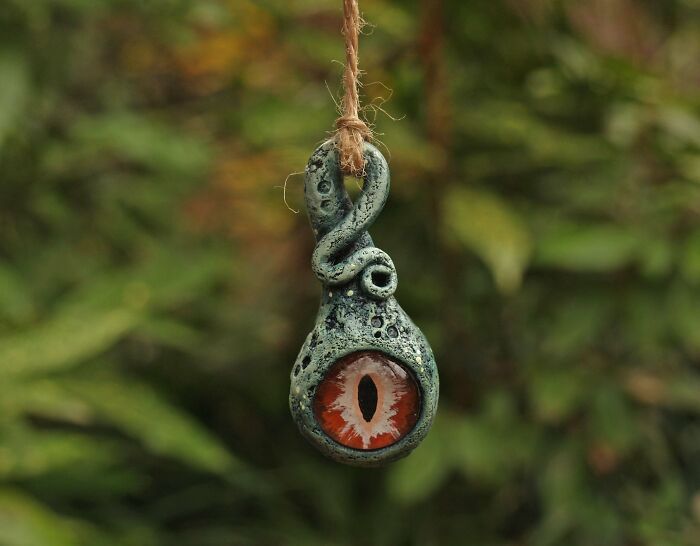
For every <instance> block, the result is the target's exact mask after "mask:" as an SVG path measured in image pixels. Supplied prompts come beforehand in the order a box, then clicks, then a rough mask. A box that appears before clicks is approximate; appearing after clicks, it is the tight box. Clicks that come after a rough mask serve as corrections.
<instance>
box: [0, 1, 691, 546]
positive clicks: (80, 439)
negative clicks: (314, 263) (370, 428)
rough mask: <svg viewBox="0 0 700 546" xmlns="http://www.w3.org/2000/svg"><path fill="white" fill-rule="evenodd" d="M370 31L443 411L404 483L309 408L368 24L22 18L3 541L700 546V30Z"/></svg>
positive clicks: (612, 19)
mask: <svg viewBox="0 0 700 546" xmlns="http://www.w3.org/2000/svg"><path fill="white" fill-rule="evenodd" d="M360 3H361V7H362V9H363V12H364V14H365V17H366V18H367V19H368V21H370V22H371V23H373V24H374V25H375V26H373V27H372V31H371V32H368V33H367V34H366V35H365V36H364V37H363V40H362V46H361V47H362V50H361V58H362V66H363V68H364V69H365V70H366V76H365V84H366V85H365V87H364V93H365V96H364V103H365V104H366V105H370V107H369V108H368V110H367V112H366V113H367V115H368V116H369V117H370V119H375V114H376V119H375V121H376V124H377V131H378V133H379V138H380V140H381V141H382V142H383V144H384V145H385V146H386V148H387V150H388V151H389V152H390V157H391V165H392V171H393V180H394V190H393V194H392V198H391V200H390V203H389V204H388V206H387V208H386V210H385V212H384V214H383V215H382V217H381V219H380V221H379V222H378V223H377V225H376V226H375V228H374V229H373V235H374V236H375V239H376V240H377V241H378V243H379V244H380V245H381V246H382V248H384V249H386V250H387V251H388V252H390V253H391V254H392V256H393V257H394V259H395V261H396V263H397V266H398V270H399V279H400V286H399V293H398V296H399V299H400V301H401V302H402V304H403V305H404V307H405V308H406V309H407V310H408V312H409V313H410V314H411V316H412V317H413V318H414V319H415V320H416V322H417V323H418V324H419V325H420V326H421V327H422V328H423V329H424V330H425V332H426V333H427V334H428V337H429V338H430V339H431V342H432V343H433V347H434V349H435V352H436V356H437V359H438V363H439V365H440V372H441V378H442V384H443V392H442V399H441V408H440V413H439V417H438V420H437V422H436V424H435V427H434V430H433V431H432V432H431V434H430V436H429V438H428V440H427V441H426V442H425V443H424V444H423V445H422V446H421V447H420V448H419V449H418V450H417V451H416V452H415V453H414V454H413V455H412V456H411V457H409V458H407V459H405V460H404V461H401V462H400V463H397V464H395V465H392V466H390V467H388V468H385V469H381V470H373V471H367V470H357V469H351V468H345V467H341V466H338V465H336V464H334V463H331V462H329V461H326V460H325V459H322V458H321V457H320V456H319V455H318V454H316V453H315V452H314V451H313V450H312V449H311V448H310V447H308V446H307V445H306V444H305V443H304V442H303V440H301V438H300V437H299V435H298V434H297V432H296V430H295V427H294V424H293V423H292V421H291V419H290V418H289V416H288V411H287V388H288V373H289V368H290V366H291V363H292V361H293V359H294V357H295V355H296V352H297V350H298V347H299V346H300V344H301V342H302V340H303V337H304V335H305V333H306V331H308V329H309V328H310V326H311V324H312V320H313V315H314V312H315V307H316V304H317V297H318V292H319V289H318V286H317V283H316V281H315V279H314V278H313V276H312V274H311V272H310V269H309V265H308V264H309V257H310V253H311V249H312V238H311V233H310V230H309V229H308V227H307V225H306V220H305V218H304V215H303V214H298V215H295V214H293V213H292V212H291V211H290V210H289V209H288V208H287V207H285V205H284V203H283V200H282V191H281V188H280V186H282V184H283V183H284V180H285V178H286V177H287V175H288V174H289V173H292V172H295V171H300V170H301V169H302V168H303V166H304V164H305V161H306V158H307V157H308V155H309V154H310V153H311V151H312V150H313V149H314V147H315V145H316V144H317V143H318V142H319V141H320V140H321V139H322V138H324V135H326V132H327V131H328V130H329V128H330V127H331V126H332V123H333V119H334V116H335V111H334V104H333V100H332V99H333V95H337V91H338V88H337V83H336V82H339V81H340V77H339V76H340V71H341V68H340V65H339V64H337V63H333V62H332V61H333V60H338V59H342V56H343V50H342V43H341V38H340V35H339V28H340V6H341V2H340V1H339V0H313V1H312V0H294V1H283V0H260V1H252V0H220V1H218V0H149V1H148V2H143V1H139V0H31V1H28V0H0V546H176V545H177V546H188V545H191V546H232V545H246V546H250V545H290V546H296V545H303V546H313V545H319V546H320V545H323V546H330V545H338V546H341V545H343V546H344V545H360V544H361V545H370V546H404V545H405V546H409V545H411V546H431V545H453V544H454V545H463V544H474V545H479V546H489V545H501V546H515V545H528V546H559V545H561V546H564V545H566V546H608V545H611V546H613V545H619V546H623V545H624V546H637V545H639V546H690V545H698V544H700V419H699V417H700V369H699V368H698V365H699V363H700V222H699V221H698V220H699V219H700V118H699V117H698V114H699V113H700V110H699V107H700V62H699V59H700V12H699V10H700V3H698V1H697V0H664V1H663V2H658V1H654V0H648V1H646V2H644V1H642V0H569V1H567V2H563V1H561V2H560V1H556V0H472V1H468V2H467V1H464V0H444V14H443V16H442V19H443V20H444V25H443V26H441V25H440V24H439V20H440V14H439V12H437V11H436V10H437V9H438V7H439V6H440V4H441V3H442V2H438V1H431V0H425V1H423V2H422V3H418V2H417V1H415V0H414V1H404V2H401V1H399V0H363V1H361V2H360ZM436 14H437V15H436ZM377 82H381V84H379V83H377ZM326 85H328V86H329V87H330V90H331V92H330V93H329V91H328V89H327V87H326ZM389 89H391V90H393V91H392V93H393V96H392V97H391V101H388V102H387V101H386V99H388V97H389V95H390V94H392V93H390V92H389ZM372 105H373V106H374V108H372ZM382 109H383V110H386V112H387V113H388V114H389V115H388V116H387V115H384V113H383V112H382ZM392 118H395V119H392ZM287 198H288V201H289V205H290V207H291V208H294V209H300V208H302V207H303V200H302V192H301V183H300V177H291V178H290V179H289V183H288V187H287Z"/></svg>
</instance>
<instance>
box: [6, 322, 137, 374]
mask: <svg viewBox="0 0 700 546" xmlns="http://www.w3.org/2000/svg"><path fill="white" fill-rule="evenodd" d="M137 322H138V315H137V314H135V313H134V312H133V311H131V310H128V309H101V310H93V311H88V310H85V311H84V312H82V313H72V312H71V313H63V314H60V315H58V316H56V317H53V318H52V319H50V320H48V321H47V322H45V323H43V324H41V325H39V326H36V327H34V328H28V329H26V330H23V331H22V332H19V333H16V334H13V335H8V336H5V337H3V338H0V362H2V363H3V365H2V367H1V368H0V375H7V376H19V375H26V374H33V373H37V372H47V371H53V370H59V369H62V368H66V367H69V366H74V365H76V364H79V363H81V362H83V361H84V360H86V359H88V358H90V357H93V356H95V355H98V354H99V353H101V352H103V351H105V350H107V349H108V348H110V347H111V346H112V345H113V344H114V343H116V342H117V341H118V340H119V339H120V338H121V337H122V336H123V335H124V334H126V333H127V332H128V331H129V330H131V329H132V328H133V327H134V326H135V325H136V324H137Z"/></svg>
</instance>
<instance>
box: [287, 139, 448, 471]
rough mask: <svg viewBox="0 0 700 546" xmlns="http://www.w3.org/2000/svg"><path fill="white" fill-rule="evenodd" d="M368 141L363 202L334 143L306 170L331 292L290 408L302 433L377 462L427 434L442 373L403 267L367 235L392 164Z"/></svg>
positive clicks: (344, 458) (298, 365) (350, 460)
mask: <svg viewBox="0 0 700 546" xmlns="http://www.w3.org/2000/svg"><path fill="white" fill-rule="evenodd" d="M364 146H365V147H364V157H365V173H366V174H365V176H364V185H363V188H362V193H361V194H360V196H359V198H358V199H357V200H356V202H355V203H354V204H353V203H352V202H351V201H350V198H349V196H348V194H347V191H346V190H345V185H344V183H343V175H342V173H341V171H340V166H339V162H338V153H337V151H336V148H335V145H334V144H333V142H331V141H329V142H326V143H325V144H323V145H321V146H320V147H319V148H318V149H317V150H316V151H315V152H314V154H313V155H312V156H311V159H310V160H309V164H308V166H307V167H306V180H305V187H304V193H305V196H306V207H307V212H308V215H309V220H310V221H311V226H312V228H313V230H314V234H315V236H316V241H317V245H316V249H315V251H314V254H313V260H312V266H313V270H314V273H315V274H316V276H317V277H318V278H319V280H320V281H321V282H322V283H323V295H322V298H321V306H320V308H319V311H318V316H317V317H316V324H315V326H314V329H313V330H312V331H311V333H310V334H309V335H308V337H307V338H306V342H305V343H304V346H303V347H302V348H301V351H300V353H299V356H298V357H297V360H296V362H295V364H294V367H293V368H292V374H291V379H292V384H291V392H290V396H289V405H290V408H291V411H292V415H293V417H294V420H295V421H296V423H297V425H298V426H299V429H300V430H301V432H302V434H303V435H304V436H305V437H306V438H307V439H308V440H309V441H310V442H311V443H312V444H314V445H315V446H316V447H317V448H318V449H320V450H321V451H322V452H323V453H324V454H326V455H328V456H329V457H331V458H333V459H335V460H336V461H339V462H342V463H347V464H352V465H357V466H377V465H380V464H382V463H385V462H390V461H393V460H396V459H399V458H401V457H404V456H405V455H407V454H408V453H410V452H411V451H412V450H413V449H414V448H415V447H416V446H417V445H418V444H419V443H420V442H421V440H423V438H425V436H426V434H427V433H428V430H429V428H430V425H431V423H432V420H433V417H434V416H435V411H436V410H437V402H438V391H439V379H438V373H437V368H436V366H435V359H434V357H433V353H432V350H431V349H430V345H429V344H428V342H427V340H426V339H425V337H424V336H423V334H422V333H421V331H420V330H419V329H418V327H417V326H416V325H415V324H413V322H411V319H410V318H409V317H408V315H406V313H405V312H404V310H403V309H401V307H400V306H399V304H398V302H397V301H396V298H395V297H394V292H395V291H396V286H397V282H398V280H397V275H396V269H395V267H394V264H393V262H392V260H391V258H390V257H389V255H388V254H386V253H385V252H384V251H382V250H380V249H378V248H376V247H375V246H374V244H373V243H372V239H371V238H370V236H369V234H368V233H367V229H369V227H370V226H371V225H372V224H373V223H374V221H375V220H376V219H377V217H378V216H379V214H380V213H381V211H382V209H383V208H384V204H385V203H386V199H387V197H388V195H389V168H388V166H387V163H386V160H385V159H384V156H382V154H381V153H380V152H379V150H377V149H376V148H375V147H374V146H372V145H371V144H365V145H364Z"/></svg>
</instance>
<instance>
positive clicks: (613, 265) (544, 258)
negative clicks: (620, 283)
mask: <svg viewBox="0 0 700 546" xmlns="http://www.w3.org/2000/svg"><path fill="white" fill-rule="evenodd" d="M639 248H640V238H639V236H638V235H637V234H636V233H633V232H631V231H628V230H626V229H625V228H622V227H618V226H615V225H611V224H610V225H580V224H569V223H561V224H559V225H552V226H550V227H549V229H548V230H547V232H546V233H544V234H542V235H541V236H540V237H539V238H538V241H537V244H536V251H535V263H536V264H537V265H540V266H544V267H556V268H561V269H566V270H571V271H581V272H592V273H604V272H609V271H614V270H617V269H619V268H621V267H623V266H625V265H628V264H630V263H631V262H632V261H633V260H634V259H635V258H636V257H637V252H638V250H639Z"/></svg>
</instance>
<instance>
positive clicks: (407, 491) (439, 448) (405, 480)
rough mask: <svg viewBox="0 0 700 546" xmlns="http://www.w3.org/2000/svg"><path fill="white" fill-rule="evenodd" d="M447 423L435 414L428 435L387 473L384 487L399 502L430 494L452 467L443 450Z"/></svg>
mask: <svg viewBox="0 0 700 546" xmlns="http://www.w3.org/2000/svg"><path fill="white" fill-rule="evenodd" d="M449 432H450V431H449V423H448V422H447V419H445V417H444V414H442V415H438V417H437V418H436V420H435V422H434V423H433V426H432V429H431V430H430V435H429V436H428V437H427V438H426V439H425V440H424V441H423V443H422V444H421V445H420V446H418V447H417V448H416V450H415V451H414V452H413V453H411V455H410V456H409V457H407V458H405V459H403V460H402V461H400V462H398V463H396V464H395V465H394V466H393V467H392V469H391V472H390V473H389V478H388V482H387V489H388V491H389V494H390V495H391V496H392V497H394V498H395V499H397V500H398V501H399V502H402V503H406V504H413V503H416V502H419V501H421V500H423V499H425V498H427V497H429V496H430V495H432V494H433V493H434V492H435V491H436V490H437V489H438V488H439V487H440V486H441V485H442V484H443V482H444V481H445V479H446V478H447V476H448V474H449V473H450V472H451V470H452V468H451V465H450V464H449V460H448V455H447V452H446V449H447V445H448V443H449V441H450V439H449Z"/></svg>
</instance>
